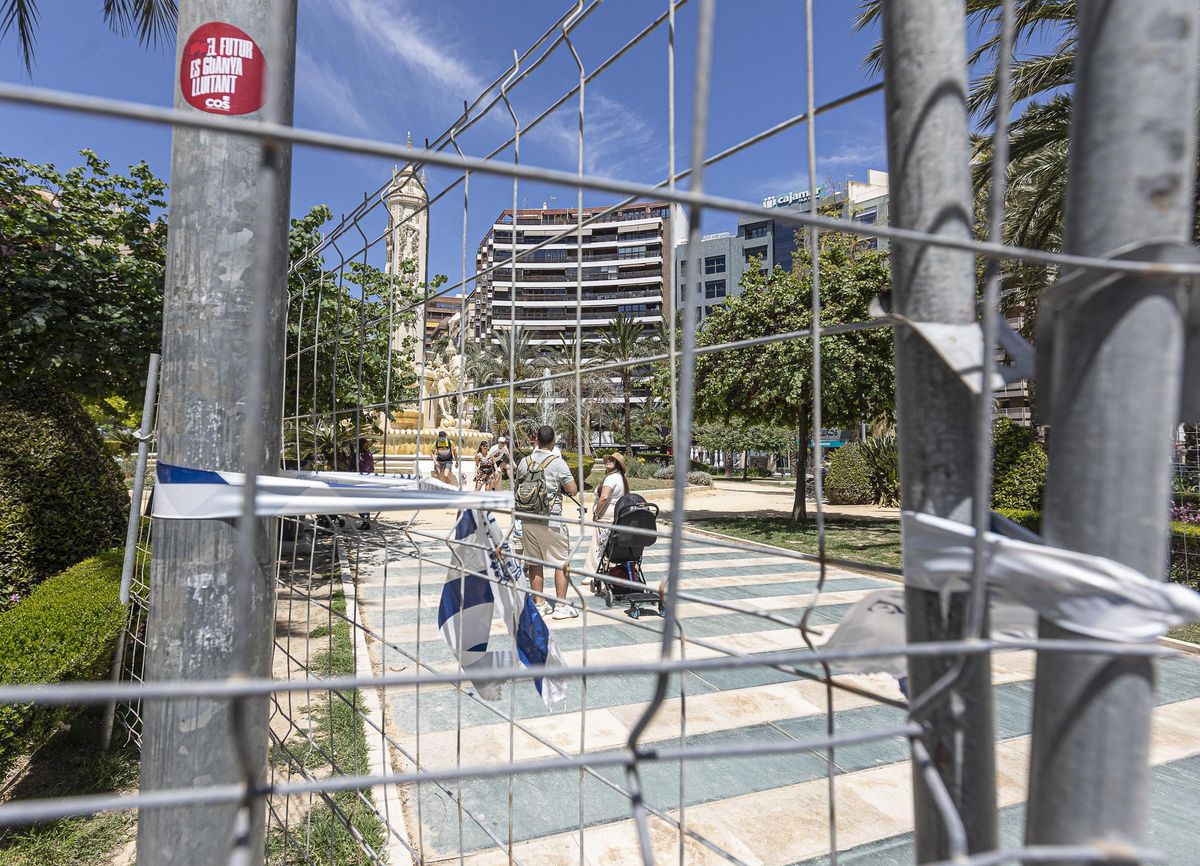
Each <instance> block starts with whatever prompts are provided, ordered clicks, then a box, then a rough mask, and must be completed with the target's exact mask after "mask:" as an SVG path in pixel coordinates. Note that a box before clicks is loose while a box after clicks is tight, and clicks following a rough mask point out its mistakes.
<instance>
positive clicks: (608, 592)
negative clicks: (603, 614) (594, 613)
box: [604, 586, 617, 607]
mask: <svg viewBox="0 0 1200 866" xmlns="http://www.w3.org/2000/svg"><path fill="white" fill-rule="evenodd" d="M616 603H617V602H616V599H615V598H614V597H613V590H612V587H611V586H605V587H604V604H605V606H606V607H612V606H613V605H614V604H616Z"/></svg>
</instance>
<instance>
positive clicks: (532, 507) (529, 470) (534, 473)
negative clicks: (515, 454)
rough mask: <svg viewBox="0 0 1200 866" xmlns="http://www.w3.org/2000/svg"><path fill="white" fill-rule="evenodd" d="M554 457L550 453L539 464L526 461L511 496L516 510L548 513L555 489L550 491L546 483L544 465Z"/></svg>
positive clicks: (530, 512) (552, 502) (551, 461)
mask: <svg viewBox="0 0 1200 866" xmlns="http://www.w3.org/2000/svg"><path fill="white" fill-rule="evenodd" d="M555 459H556V458H555V456H554V455H553V454H551V455H550V456H549V457H547V458H546V459H545V460H543V461H542V462H541V463H539V464H535V463H534V462H533V461H532V460H529V461H527V462H526V464H525V471H524V472H522V473H521V479H520V483H518V484H517V491H516V493H515V494H514V496H513V499H514V500H515V502H516V506H517V510H518V511H524V512H526V513H528V514H542V515H548V514H549V513H550V507H551V506H552V505H553V504H554V494H555V492H557V491H551V490H550V487H549V485H547V484H546V467H547V466H549V465H550V464H551V463H553V462H554V460H555Z"/></svg>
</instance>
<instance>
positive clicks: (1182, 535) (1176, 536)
mask: <svg viewBox="0 0 1200 866" xmlns="http://www.w3.org/2000/svg"><path fill="white" fill-rule="evenodd" d="M1168 577H1169V579H1170V580H1171V581H1172V582H1173V583H1182V584H1183V585H1184V586H1190V587H1191V588H1192V589H1197V590H1200V526H1197V525H1196V524H1194V523H1172V524H1171V565H1170V571H1169V573H1168Z"/></svg>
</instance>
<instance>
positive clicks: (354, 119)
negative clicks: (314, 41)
mask: <svg viewBox="0 0 1200 866" xmlns="http://www.w3.org/2000/svg"><path fill="white" fill-rule="evenodd" d="M296 95H297V98H298V99H300V100H301V101H302V102H304V103H306V104H307V106H308V108H310V109H312V110H313V111H316V112H318V113H320V114H323V115H329V116H332V117H334V118H336V119H338V120H340V121H341V122H342V123H344V124H346V126H348V127H349V130H347V131H349V132H354V133H369V132H371V130H372V125H371V123H370V122H369V121H368V120H367V118H366V115H365V114H364V113H363V110H362V109H360V108H359V106H358V105H357V104H356V93H355V92H354V88H353V87H351V86H350V83H349V82H348V81H346V79H345V78H343V77H342V76H340V75H338V74H337V73H336V72H334V71H333V68H332V67H331V66H329V64H327V63H324V62H322V61H321V60H318V59H317V58H315V57H313V56H312V54H311V53H310V52H309V51H308V50H307V49H305V48H304V46H302V45H301V46H298V47H297V49H296ZM322 125H323V124H322Z"/></svg>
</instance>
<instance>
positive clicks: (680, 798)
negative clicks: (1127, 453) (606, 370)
mask: <svg viewBox="0 0 1200 866" xmlns="http://www.w3.org/2000/svg"><path fill="white" fill-rule="evenodd" d="M387 537H388V538H390V539H391V543H390V544H389V549H388V551H387V553H386V555H385V554H384V552H383V551H382V550H376V549H368V548H367V547H366V546H364V547H363V548H362V550H361V551H360V566H359V581H360V599H361V601H362V605H363V607H362V610H363V615H364V617H365V619H366V620H367V623H368V625H369V626H370V627H371V628H373V629H374V630H376V632H377V633H378V634H379V635H381V636H382V637H383V638H384V640H383V642H382V644H381V643H379V642H376V643H374V645H373V651H374V652H375V653H376V654H377V655H376V659H375V662H376V664H377V666H378V665H382V667H383V668H384V669H386V670H389V671H397V670H415V669H416V668H417V666H418V664H420V665H421V666H429V667H431V668H433V669H436V670H453V669H454V668H455V665H454V661H453V658H452V656H451V655H450V653H449V651H448V649H447V648H446V646H445V644H444V642H443V641H442V638H441V637H440V635H439V634H438V631H437V606H438V600H439V596H440V592H441V586H442V583H443V582H444V580H445V573H446V572H445V567H444V565H439V564H432V563H430V562H424V563H422V562H420V561H418V560H416V559H414V558H413V557H414V555H415V554H416V553H417V551H416V550H415V549H413V546H412V545H410V544H404V543H403V542H402V541H401V539H400V538H399V537H398V536H397V535H395V534H393V533H390V532H389V533H388V534H387ZM665 545H666V542H663V541H660V542H659V544H658V545H656V546H654V547H651V548H649V549H648V550H647V555H646V558H645V573H646V577H647V581H648V582H649V583H650V584H651V585H657V584H658V582H659V581H661V580H662V579H664V578H665V576H666V570H667V560H668V556H667V548H666V546H665ZM420 556H422V557H426V558H428V559H429V560H435V561H437V562H438V563H445V562H446V560H447V556H448V553H447V550H446V547H445V545H444V544H443V543H442V542H440V541H426V540H422V541H421V542H420ZM582 559H583V555H582V550H580V551H579V554H578V557H577V563H576V564H577V565H582ZM385 560H386V562H387V566H386V569H385V568H384V563H385ZM385 571H386V574H385ZM818 576H819V575H818V571H817V567H816V565H814V564H811V563H807V562H803V561H797V560H795V559H791V558H788V557H786V556H780V555H772V554H769V553H766V554H764V553H762V552H759V551H741V550H731V549H728V548H723V547H718V546H715V545H712V544H706V543H688V544H687V545H686V546H685V549H684V567H683V571H682V586H681V589H682V590H683V591H684V592H686V593H688V594H690V595H693V596H695V598H694V599H693V600H689V601H687V602H683V603H681V604H680V607H679V615H680V620H679V621H680V624H681V630H682V633H683V641H682V649H683V652H684V653H685V654H686V657H687V658H692V659H694V658H703V657H711V656H716V655H722V654H725V653H730V652H732V653H761V652H768V651H775V650H781V649H801V648H803V646H804V642H803V639H802V637H801V635H800V632H799V630H798V629H797V628H795V627H791V626H789V625H786V624H783V623H777V622H771V621H767V620H764V619H762V618H759V617H755V616H753V615H752V614H749V613H741V612H735V611H731V610H726V609H721V608H717V607H713V606H711V605H708V604H706V603H705V601H709V600H711V601H718V602H721V603H723V604H727V605H733V606H737V607H740V608H742V609H745V610H754V611H770V612H771V613H772V614H775V615H778V616H779V617H782V618H785V619H786V620H790V621H795V620H798V619H799V617H800V616H801V614H802V613H803V611H804V609H805V607H806V605H807V604H808V603H809V602H810V600H811V599H812V594H813V592H814V590H815V588H816V580H817V578H818ZM547 583H548V584H549V580H548V581H547ZM888 586H894V584H892V583H890V582H888V581H885V580H882V579H876V578H874V577H869V576H864V575H861V574H854V573H850V572H845V571H838V570H836V569H831V570H830V571H829V573H828V575H827V582H826V585H825V591H824V592H823V593H822V594H821V596H820V598H819V599H817V605H816V607H815V609H814V613H813V616H812V619H811V622H812V623H813V624H814V625H815V626H816V627H817V628H819V629H821V631H822V633H821V634H820V635H818V636H816V639H815V642H816V643H821V642H823V641H824V640H825V639H826V638H827V637H828V634H829V633H830V632H831V631H832V627H833V626H834V625H836V623H837V621H838V620H839V619H840V617H841V616H842V615H843V614H844V612H845V610H846V609H847V608H848V607H849V605H850V604H853V602H854V601H856V600H857V599H858V598H861V597H862V596H863V595H864V594H865V593H867V592H869V591H871V590H872V589H877V588H882V587H888ZM583 592H584V595H585V596H586V597H587V598H588V600H589V604H593V605H598V610H599V611H605V609H604V604H603V602H602V601H600V600H598V599H593V598H592V597H591V596H590V594H589V593H587V591H586V589H585V590H584V591H583ZM622 611H623V608H614V609H613V610H612V611H605V612H607V613H608V614H610V615H611V616H613V617H614V618H607V617H604V616H602V615H598V614H597V613H595V612H592V613H588V614H585V615H584V616H581V617H579V618H577V619H572V620H551V621H550V622H549V624H550V627H551V629H552V632H553V634H554V637H555V640H556V641H557V642H558V645H559V647H560V648H561V649H562V651H563V653H564V655H565V656H566V657H567V661H568V663H569V664H572V665H575V664H581V665H586V664H599V663H611V662H641V661H650V660H653V659H655V658H657V657H658V651H659V647H658V643H659V640H660V635H661V632H660V629H661V623H662V620H661V619H659V618H658V617H657V616H651V615H648V614H647V615H644V616H643V617H642V618H640V619H638V620H636V621H635V620H632V619H629V618H628V617H626V616H624V615H623V612H622ZM493 635H494V636H495V639H496V640H497V641H500V642H504V641H507V638H506V637H504V636H503V627H502V626H500V625H499V623H497V624H496V625H495V627H494V629H493ZM679 649H680V644H679V642H677V643H676V652H677V654H678V652H679ZM834 673H835V676H836V677H837V678H838V679H839V680H840V681H842V682H845V683H847V684H851V685H854V686H857V687H859V689H864V690H867V691H869V692H872V693H877V694H881V695H885V696H887V697H891V698H898V697H899V696H900V695H899V691H898V689H897V687H896V683H895V681H894V680H892V679H891V678H889V677H886V676H882V675H879V676H867V675H861V674H850V673H845V672H839V671H836V670H835V671H834ZM1033 673H1034V661H1033V658H1032V656H1031V654H1029V653H1005V654H1000V655H997V656H996V657H995V660H994V679H995V704H996V728H997V732H996V733H997V740H998V743H997V750H998V751H997V761H996V763H997V768H998V769H997V773H998V782H997V784H998V787H999V800H1000V804H1001V806H1002V808H1003V812H1002V832H1003V835H1004V837H1005V840H1006V843H1008V844H1016V843H1017V842H1018V841H1019V837H1020V832H1021V826H1022V822H1023V818H1022V813H1021V809H1022V798H1023V794H1024V790H1025V784H1026V779H1025V772H1026V771H1025V765H1026V760H1027V752H1028V743H1029V739H1028V733H1029V714H1030V705H1031V698H1032V691H1033V683H1032V677H1033ZM653 683H654V680H653V677H652V676H648V675H641V676H620V677H594V678H589V679H588V680H587V681H586V683H581V682H579V681H571V682H570V683H569V684H568V698H567V700H566V702H565V705H564V706H563V707H562V708H560V709H559V711H558V712H556V713H553V714H551V713H548V712H547V711H546V710H545V708H544V707H543V705H542V703H541V701H540V699H539V698H538V697H537V695H536V693H535V692H534V690H533V689H532V688H531V687H530V686H529V684H528V683H521V684H518V685H517V687H516V689H515V691H513V690H512V689H511V687H506V689H505V695H504V698H503V699H502V700H501V701H499V702H497V703H496V704H487V703H486V702H484V701H482V700H480V699H478V698H477V697H475V696H474V695H473V694H471V693H470V692H469V690H464V691H463V692H461V693H460V692H459V691H458V690H456V689H454V688H453V687H446V686H427V687H422V688H421V689H419V690H417V689H395V690H389V692H388V694H387V704H388V710H389V714H390V718H389V730H390V731H391V732H392V734H393V736H394V737H395V738H396V740H397V742H398V743H400V744H401V745H402V747H403V752H405V753H407V755H409V756H410V758H411V759H412V760H414V761H415V760H416V759H418V756H419V760H420V763H421V766H422V767H423V768H431V769H432V768H441V767H453V766H455V765H456V763H458V762H461V763H462V764H480V763H491V762H507V761H508V760H510V756H512V758H514V759H516V760H529V759H544V758H550V757H553V756H554V755H555V754H578V753H579V752H580V750H581V748H583V749H585V750H586V751H587V752H589V753H604V752H606V751H610V750H614V749H618V748H620V747H622V746H623V744H624V742H625V740H626V738H627V737H628V734H629V731H630V729H631V727H632V726H633V724H634V723H635V722H636V720H637V719H638V718H639V716H640V714H641V712H642V710H643V708H644V706H645V702H646V701H647V700H649V698H650V696H651V693H652V691H653ZM585 689H586V700H585V694H584V692H585ZM835 694H836V702H835V707H834V720H835V725H836V729H837V730H838V731H839V732H851V731H866V730H871V729H877V728H884V727H889V726H894V725H896V724H899V723H901V722H902V721H903V720H904V713H903V711H902V710H900V709H897V708H895V707H892V706H889V705H887V704H884V703H880V702H878V701H875V700H872V699H871V698H869V697H863V696H861V695H860V694H853V693H850V692H844V691H838V692H835ZM825 701H826V698H825V688H824V685H823V684H822V683H820V682H817V681H814V680H811V679H803V678H800V677H797V676H795V675H793V674H789V673H784V672H781V671H778V670H774V669H770V668H746V669H737V670H723V671H711V672H705V673H704V674H703V675H699V674H694V673H689V674H686V675H684V676H682V677H681V676H673V677H672V682H671V689H670V692H669V696H668V700H667V702H666V703H665V704H664V706H663V707H662V709H661V711H660V712H659V714H658V716H657V717H656V719H655V721H654V723H653V724H652V725H651V726H650V728H649V730H648V731H647V733H646V735H645V737H644V738H643V742H644V743H647V744H651V745H653V744H663V745H679V743H680V740H681V736H682V738H683V741H684V743H685V744H686V745H688V746H692V747H700V746H705V745H712V744H731V743H747V742H751V741H759V742H761V741H770V740H775V741H779V742H783V741H787V740H794V739H804V738H812V737H818V736H821V735H823V734H824V731H825V725H826V718H825V716H826V704H825ZM1198 712H1200V659H1196V658H1193V657H1186V658H1180V659H1173V660H1170V661H1166V662H1163V663H1162V664H1161V666H1160V682H1159V695H1158V708H1157V710H1156V712H1155V728H1154V731H1155V735H1154V745H1153V749H1152V754H1151V760H1152V762H1153V764H1154V765H1155V769H1154V796H1153V799H1152V802H1151V814H1152V819H1153V837H1152V840H1151V842H1152V844H1153V845H1154V846H1155V847H1158V848H1160V849H1162V850H1164V851H1166V853H1167V854H1168V856H1169V857H1170V862H1172V863H1183V862H1190V858H1191V852H1193V851H1194V850H1196V849H1197V848H1198V847H1200V829H1198V828H1196V826H1195V823H1194V822H1192V821H1190V820H1181V819H1180V818H1181V816H1179V815H1178V813H1177V812H1175V811H1174V810H1173V809H1172V805H1173V804H1174V803H1178V802H1196V795H1197V794H1198V793H1200V726H1196V725H1194V724H1193V723H1192V721H1191V720H1192V719H1194V718H1196V714H1197V713H1198ZM510 714H511V716H512V718H513V719H514V720H515V722H516V724H515V725H510V724H509V722H508V721H507V719H508V717H509V715H510ZM460 731H461V733H460ZM826 760H827V756H826V754H825V753H824V752H823V751H822V752H819V753H817V752H808V753H801V754H792V755H772V756H768V757H759V758H736V759H735V758H722V759H712V760H704V761H700V760H696V761H691V762H688V763H687V764H686V766H685V767H683V768H681V767H680V765H679V764H666V763H653V764H648V765H646V766H644V767H643V769H642V774H641V781H642V785H643V789H644V792H645V796H646V800H647V802H648V803H649V804H650V805H652V806H654V807H656V808H657V809H660V810H662V811H664V812H668V813H670V814H671V815H672V816H673V817H674V818H676V819H678V818H680V817H681V809H682V812H683V814H682V817H683V820H684V821H685V822H686V826H687V827H688V829H689V830H691V831H693V832H694V833H696V834H699V836H701V837H703V838H704V839H707V840H709V841H710V842H711V843H714V844H715V845H717V846H719V847H720V848H722V849H724V850H725V851H728V852H730V853H732V854H734V855H735V856H736V857H737V858H739V859H740V860H742V861H743V862H746V863H763V864H801V863H803V864H813V866H815V864H819V863H825V862H827V859H828V854H829V831H828V827H827V815H828V800H827V796H828V794H827V781H826V773H827V764H826ZM833 761H834V769H835V773H836V774H837V786H836V789H837V797H838V809H837V814H838V826H837V837H838V843H839V849H840V851H841V852H842V853H841V854H840V857H839V862H841V863H843V864H845V863H852V864H866V863H870V864H884V866H886V864H897V866H898V864H911V863H912V850H911V839H910V837H909V831H910V829H911V826H912V815H911V801H912V797H911V787H910V786H911V769H910V766H909V763H908V745H907V743H906V742H905V741H904V740H903V739H900V738H896V739H891V740H886V741H882V742H873V743H867V744H863V745H859V746H854V747H847V748H842V749H838V750H837V751H836V752H835V754H834V756H833ZM411 768H412V767H411V764H409V763H398V764H397V765H396V769H397V770H405V769H411ZM597 773H598V775H599V776H601V777H602V778H603V779H605V780H607V781H608V782H610V783H612V784H613V785H617V786H623V785H624V784H625V782H624V773H623V770H621V769H620V768H605V769H602V770H598V771H597ZM458 790H459V788H458V786H457V784H456V783H449V784H447V785H436V784H425V785H422V786H421V790H420V791H419V792H413V793H412V795H411V796H410V804H411V808H410V811H411V814H410V815H409V816H408V820H409V827H410V835H411V836H412V841H413V842H414V844H415V843H418V842H419V843H420V844H421V845H422V846H423V848H424V850H425V852H426V856H427V859H428V861H429V862H437V861H439V860H451V859H453V860H457V859H458V855H459V852H460V850H461V851H462V852H463V853H464V854H465V855H466V857H465V861H466V862H468V863H473V864H493V863H494V864H501V863H507V862H508V854H507V843H508V840H509V839H510V837H511V839H512V840H513V853H514V857H515V859H516V860H517V861H518V862H523V863H527V864H557V863H563V864H577V863H579V862H580V852H579V845H580V844H581V834H580V831H579V826H580V823H581V815H582V823H583V824H584V826H585V831H584V833H583V834H582V844H583V845H584V848H585V855H586V858H585V862H588V863H605V864H611V863H626V862H628V863H634V862H638V854H637V842H636V837H635V832H634V827H633V824H632V821H631V820H630V809H629V800H628V798H627V797H626V796H624V795H623V794H621V793H619V792H617V791H614V790H613V789H612V787H611V786H610V785H606V784H605V783H604V782H602V781H600V780H599V779H596V778H592V777H590V776H588V775H582V778H581V773H580V772H579V771H578V770H569V771H568V770H562V771H552V772H548V773H543V774H539V775H537V776H528V775H525V776H520V777H517V778H514V779H513V780H512V781H511V782H510V781H509V780H508V779H506V778H498V779H490V780H470V781H466V782H464V783H463V784H462V786H461V796H462V802H463V806H464V815H463V819H462V821H461V823H460V820H459V815H458V808H457V805H456V802H455V798H456V796H457V795H458ZM581 796H582V805H581ZM510 803H511V812H510ZM510 816H511V817H510ZM393 820H394V819H393ZM651 826H652V829H653V831H654V842H655V846H656V848H657V853H658V859H659V862H664V863H665V862H678V847H677V846H678V838H679V836H678V831H677V830H676V829H675V827H673V826H671V825H669V824H667V823H666V822H664V821H662V820H660V819H652V821H651ZM418 837H419V838H418ZM686 850H687V857H688V859H687V862H689V863H716V862H725V861H724V860H723V859H722V858H720V857H718V856H717V855H716V854H714V853H713V852H712V851H711V850H709V849H708V848H706V847H705V846H704V845H703V844H701V843H700V842H699V841H697V840H696V839H695V838H692V837H688V838H687V840H686Z"/></svg>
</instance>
